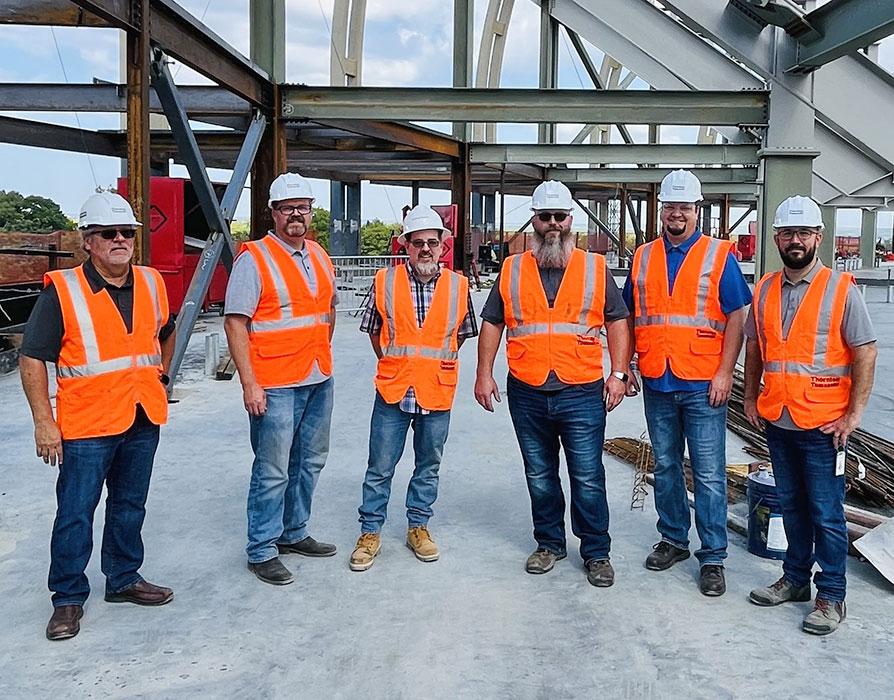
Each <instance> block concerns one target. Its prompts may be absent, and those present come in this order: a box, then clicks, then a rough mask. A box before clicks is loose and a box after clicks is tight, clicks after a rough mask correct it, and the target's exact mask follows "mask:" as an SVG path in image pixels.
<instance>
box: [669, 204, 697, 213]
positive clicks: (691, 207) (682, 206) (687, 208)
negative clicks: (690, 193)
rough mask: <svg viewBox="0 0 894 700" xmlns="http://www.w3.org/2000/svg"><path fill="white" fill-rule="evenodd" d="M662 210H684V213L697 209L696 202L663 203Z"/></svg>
mask: <svg viewBox="0 0 894 700" xmlns="http://www.w3.org/2000/svg"><path fill="white" fill-rule="evenodd" d="M661 210H662V211H666V212H682V213H683V214H691V213H692V212H694V211H695V205H694V204H670V203H666V204H662V205H661Z"/></svg>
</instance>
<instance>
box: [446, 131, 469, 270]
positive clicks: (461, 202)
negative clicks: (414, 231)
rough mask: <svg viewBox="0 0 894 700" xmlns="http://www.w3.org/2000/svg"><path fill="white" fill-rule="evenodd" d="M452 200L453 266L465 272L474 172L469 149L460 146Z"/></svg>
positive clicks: (454, 166) (453, 168) (452, 172)
mask: <svg viewBox="0 0 894 700" xmlns="http://www.w3.org/2000/svg"><path fill="white" fill-rule="evenodd" d="M450 191H451V199H452V201H453V203H454V204H456V232H455V233H456V238H455V239H454V244H453V264H454V267H455V269H456V270H459V271H461V272H465V270H466V262H467V260H468V258H467V254H466V244H467V242H468V241H469V233H470V231H471V206H472V202H471V200H472V172H471V165H470V163H469V147H468V145H466V144H462V145H461V146H460V156H459V158H456V159H454V160H453V162H452V163H451V168H450Z"/></svg>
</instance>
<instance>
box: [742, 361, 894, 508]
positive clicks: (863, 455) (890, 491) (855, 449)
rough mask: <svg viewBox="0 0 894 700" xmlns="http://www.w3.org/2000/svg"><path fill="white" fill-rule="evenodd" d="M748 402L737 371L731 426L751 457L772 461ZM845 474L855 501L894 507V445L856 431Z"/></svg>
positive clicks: (853, 434)
mask: <svg viewBox="0 0 894 700" xmlns="http://www.w3.org/2000/svg"><path fill="white" fill-rule="evenodd" d="M744 399H745V375H744V373H743V372H741V371H740V370H738V369H737V370H736V371H735V373H734V374H733V387H732V391H731V392H730V398H729V411H728V413H727V427H728V428H729V429H730V430H731V431H733V432H734V433H735V434H736V435H738V436H739V437H740V438H742V439H743V440H744V441H745V443H746V445H745V448H744V449H745V451H746V452H747V453H748V454H750V455H752V456H754V457H756V458H758V459H763V460H768V459H769V458H770V453H769V450H768V449H767V438H766V435H765V434H764V432H763V431H761V430H757V429H756V428H755V427H754V426H753V425H751V423H749V422H748V419H747V418H746V417H745V405H744ZM844 475H845V481H846V484H847V486H846V488H847V492H848V496H849V497H850V499H851V500H854V501H858V502H860V503H861V504H863V505H867V506H873V507H877V508H890V507H892V506H894V443H891V442H889V441H888V440H885V439H884V438H881V437H878V436H877V435H873V434H872V433H869V432H867V431H865V430H862V429H857V430H855V431H854V432H853V433H852V434H851V436H850V437H849V438H848V440H847V458H846V461H845V470H844Z"/></svg>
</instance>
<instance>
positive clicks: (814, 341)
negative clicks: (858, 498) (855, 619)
mask: <svg viewBox="0 0 894 700" xmlns="http://www.w3.org/2000/svg"><path fill="white" fill-rule="evenodd" d="M773 228H774V229H775V231H776V233H775V235H774V240H775V242H776V246H777V248H778V249H779V255H780V257H781V258H782V264H783V266H784V267H783V269H782V270H781V271H779V272H770V273H768V274H766V275H764V276H763V278H761V280H760V281H759V282H758V283H757V285H756V286H755V288H754V305H753V306H752V307H751V312H750V313H749V314H748V320H747V321H746V324H745V337H746V338H747V342H746V346H745V402H744V403H745V415H746V416H747V418H748V420H749V421H750V422H751V423H752V425H754V427H755V428H757V429H758V430H766V434H767V447H768V448H769V450H770V459H771V460H772V463H773V476H774V478H775V481H776V493H777V496H778V497H779V502H780V505H781V507H782V521H783V527H784V529H785V534H786V539H787V543H788V547H787V549H786V553H785V560H784V562H783V565H782V571H783V575H782V577H781V578H780V579H779V580H778V581H776V583H773V584H771V585H770V586H767V587H766V588H757V589H755V590H753V591H752V592H751V594H750V595H749V599H750V600H751V602H752V603H754V604H755V605H762V606H771V605H779V604H780V603H784V602H787V601H793V602H807V601H809V600H810V599H811V593H810V578H811V574H812V572H813V566H814V564H817V565H818V566H819V571H817V572H816V573H815V574H813V582H814V583H815V584H816V600H815V602H814V606H813V610H812V611H811V612H810V613H808V614H807V616H806V617H805V618H804V621H803V623H802V625H801V627H802V629H803V630H804V631H805V632H809V633H811V634H820V635H822V634H829V633H831V632H834V631H835V630H836V629H837V628H838V625H839V624H840V623H841V622H842V621H843V620H844V618H845V615H846V608H845V603H844V598H845V587H846V582H845V569H846V561H847V549H848V539H847V522H846V521H845V517H844V492H845V476H844V466H845V454H846V450H847V439H848V436H849V435H850V434H851V433H852V432H853V431H854V430H856V429H857V427H858V426H859V425H860V419H861V417H862V415H863V409H864V408H865V407H866V402H867V401H868V400H869V394H870V392H871V391H872V380H873V374H874V372H875V359H876V343H875V340H876V338H875V333H874V332H873V329H872V323H871V321H870V319H869V313H868V312H867V309H866V304H865V302H864V300H863V296H862V295H861V294H860V292H859V291H858V290H857V287H856V285H855V284H854V278H853V277H852V276H851V275H850V274H849V273H847V272H838V271H837V270H830V269H829V268H828V267H826V266H825V265H823V263H822V262H821V261H820V259H819V258H818V257H817V251H818V250H819V246H820V243H821V242H822V239H823V220H822V214H821V212H820V208H819V206H818V205H817V203H816V202H814V201H813V200H812V199H810V198H809V197H802V196H794V197H789V198H788V199H786V200H785V201H784V202H782V204H780V205H779V207H778V208H777V210H776V217H775V220H774V222H773ZM762 378H763V387H761V379H762Z"/></svg>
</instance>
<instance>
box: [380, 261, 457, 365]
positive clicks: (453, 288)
mask: <svg viewBox="0 0 894 700" xmlns="http://www.w3.org/2000/svg"><path fill="white" fill-rule="evenodd" d="M398 270H406V272H405V274H406V275H408V276H409V274H410V272H409V270H408V269H407V266H406V265H397V266H394V267H389V268H388V270H387V271H386V272H385V321H386V323H387V324H388V344H387V345H385V346H384V347H383V348H382V354H383V355H384V356H385V357H411V356H413V357H415V356H419V357H425V358H428V359H432V360H455V359H456V358H457V357H459V353H458V352H457V351H456V350H451V349H450V341H451V339H452V337H453V332H452V331H453V330H454V329H455V328H457V327H458V326H459V323H460V318H459V285H458V284H455V282H454V280H453V277H451V276H450V275H448V276H447V277H446V278H445V279H446V280H447V282H448V283H449V285H450V288H449V290H448V291H449V294H450V296H449V297H448V298H449V300H450V307H449V311H448V314H447V330H448V333H447V334H446V335H445V336H444V342H443V344H442V346H441V349H440V350H436V349H435V348H426V347H409V346H405V345H404V346H398V345H395V335H396V333H395V327H394V319H395V308H394V297H395V288H396V285H397V275H398ZM442 274H443V273H442ZM411 281H412V280H411Z"/></svg>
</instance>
